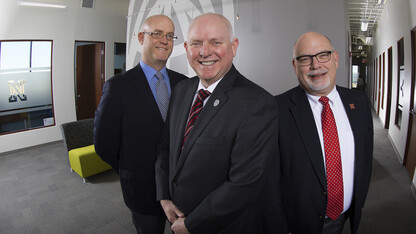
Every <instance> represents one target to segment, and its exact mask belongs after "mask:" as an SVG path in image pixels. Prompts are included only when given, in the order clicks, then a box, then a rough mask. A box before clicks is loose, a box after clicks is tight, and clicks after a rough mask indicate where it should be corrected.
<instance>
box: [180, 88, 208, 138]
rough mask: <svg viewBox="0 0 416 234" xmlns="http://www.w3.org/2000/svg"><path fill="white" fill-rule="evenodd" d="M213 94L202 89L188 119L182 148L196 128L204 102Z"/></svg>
mask: <svg viewBox="0 0 416 234" xmlns="http://www.w3.org/2000/svg"><path fill="white" fill-rule="evenodd" d="M210 94H211V93H210V92H209V91H208V90H203V89H200V90H199V91H198V95H197V97H196V99H195V101H194V104H193V105H192V109H191V114H190V115H189V118H188V124H187V125H186V129H185V134H184V136H183V142H182V146H183V145H185V141H186V138H187V137H188V135H189V132H190V131H191V130H192V128H193V127H194V124H195V122H196V120H197V119H198V116H199V113H201V111H202V108H203V107H204V100H205V99H206V98H207V97H208V96H209V95H210Z"/></svg>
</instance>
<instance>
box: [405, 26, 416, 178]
mask: <svg viewBox="0 0 416 234" xmlns="http://www.w3.org/2000/svg"><path fill="white" fill-rule="evenodd" d="M411 40H412V41H411V44H412V81H411V86H410V87H412V88H411V91H410V113H409V127H408V131H407V141H406V151H405V155H404V160H403V164H404V165H405V166H406V169H407V172H408V173H409V176H410V178H413V174H414V171H415V166H416V114H415V111H416V106H415V104H416V100H415V89H416V87H415V85H416V84H415V83H416V82H415V76H416V28H414V29H413V30H412V32H411Z"/></svg>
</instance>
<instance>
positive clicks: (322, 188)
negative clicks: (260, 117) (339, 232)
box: [263, 86, 373, 234]
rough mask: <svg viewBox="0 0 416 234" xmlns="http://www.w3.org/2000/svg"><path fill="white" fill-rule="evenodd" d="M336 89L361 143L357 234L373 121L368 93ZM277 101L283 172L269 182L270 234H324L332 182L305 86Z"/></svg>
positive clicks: (353, 210) (354, 214) (354, 212)
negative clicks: (328, 187) (325, 163)
mask: <svg viewBox="0 0 416 234" xmlns="http://www.w3.org/2000/svg"><path fill="white" fill-rule="evenodd" d="M336 88H337V91H338V93H339V95H340V97H341V100H342V102H343V104H344V108H345V111H346V113H347V116H348V119H349V122H350V125H351V129H352V132H353V136H354V143H355V170H354V188H353V200H352V204H351V207H350V209H349V211H348V214H349V215H350V218H351V220H350V221H351V230H352V232H353V233H355V232H356V231H357V229H358V224H359V221H360V218H361V210H362V208H363V206H364V202H365V199H366V196H367V191H368V187H369V184H370V177H371V169H372V156H373V121H372V115H371V109H370V107H369V103H368V99H367V97H366V96H365V95H364V93H362V92H359V91H356V90H350V89H346V88H341V87H336ZM276 100H277V102H278V105H279V120H280V122H279V136H278V139H279V141H278V144H279V157H277V158H278V159H279V161H276V162H275V164H274V168H280V169H276V170H273V171H272V173H274V174H272V175H270V176H269V180H268V184H267V186H266V188H265V191H266V192H265V194H266V196H269V198H268V199H265V200H267V202H265V206H264V207H265V208H264V210H263V211H264V212H265V215H264V219H265V223H264V225H265V233H279V231H281V233H288V231H289V232H291V233H308V234H309V233H322V228H323V224H324V219H325V213H326V204H327V180H326V172H325V166H324V161H323V153H322V149H321V144H320V141H319V136H318V131H317V128H316V124H315V121H314V117H313V113H312V109H311V107H310V105H309V101H308V99H307V96H306V93H305V91H304V90H303V89H302V88H301V87H300V86H298V87H296V88H293V89H291V90H289V91H287V92H286V93H283V94H281V95H279V96H277V97H276ZM339 134H342V133H339ZM278 172H280V173H281V174H280V175H279V174H278ZM276 178H278V179H276ZM279 182H280V187H279ZM282 207H283V210H284V211H283V212H282V210H281V209H282ZM283 213H284V214H285V215H283Z"/></svg>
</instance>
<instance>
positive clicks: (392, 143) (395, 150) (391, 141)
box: [387, 132, 403, 165]
mask: <svg viewBox="0 0 416 234" xmlns="http://www.w3.org/2000/svg"><path fill="white" fill-rule="evenodd" d="M387 138H389V141H390V144H391V146H392V147H393V150H394V152H395V153H396V158H397V160H399V163H400V164H401V165H403V158H401V157H400V154H399V151H398V150H397V148H396V146H395V145H394V142H393V139H391V137H390V134H389V133H388V132H387Z"/></svg>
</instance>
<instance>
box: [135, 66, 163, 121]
mask: <svg viewBox="0 0 416 234" xmlns="http://www.w3.org/2000/svg"><path fill="white" fill-rule="evenodd" d="M131 79H132V80H133V82H132V83H133V84H134V86H135V87H136V89H137V92H138V93H139V94H141V96H142V102H141V103H148V104H149V105H150V107H151V111H152V112H153V115H154V116H155V117H156V116H158V117H157V118H160V121H163V120H162V115H161V114H160V111H159V107H158V106H157V103H156V100H155V97H154V95H153V93H152V90H151V89H150V86H149V82H147V79H146V76H145V74H144V72H143V70H142V68H141V67H140V64H138V65H137V66H136V67H135V68H134V69H133V76H131ZM137 108H139V107H137Z"/></svg>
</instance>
